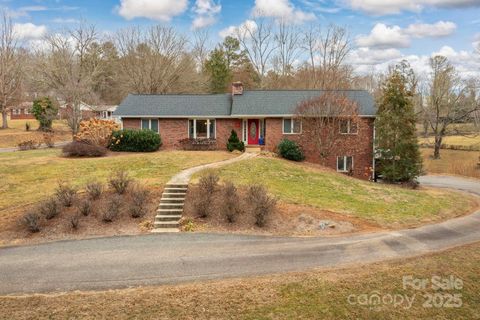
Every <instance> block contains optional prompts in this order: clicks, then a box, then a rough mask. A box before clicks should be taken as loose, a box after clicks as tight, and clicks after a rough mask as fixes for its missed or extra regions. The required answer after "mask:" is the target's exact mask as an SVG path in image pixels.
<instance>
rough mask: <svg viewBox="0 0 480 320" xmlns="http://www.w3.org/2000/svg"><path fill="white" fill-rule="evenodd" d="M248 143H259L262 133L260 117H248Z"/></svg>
mask: <svg viewBox="0 0 480 320" xmlns="http://www.w3.org/2000/svg"><path fill="white" fill-rule="evenodd" d="M247 122H248V140H247V141H248V144H258V137H259V134H260V121H259V120H258V119H248V121H247Z"/></svg>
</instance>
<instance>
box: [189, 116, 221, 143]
mask: <svg viewBox="0 0 480 320" xmlns="http://www.w3.org/2000/svg"><path fill="white" fill-rule="evenodd" d="M215 124H216V121H215V119H190V120H188V137H189V138H190V139H215V131H216V127H215Z"/></svg>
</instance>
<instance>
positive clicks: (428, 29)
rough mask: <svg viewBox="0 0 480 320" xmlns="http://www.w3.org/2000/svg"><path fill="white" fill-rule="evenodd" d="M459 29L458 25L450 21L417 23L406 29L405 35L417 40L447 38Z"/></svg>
mask: <svg viewBox="0 0 480 320" xmlns="http://www.w3.org/2000/svg"><path fill="white" fill-rule="evenodd" d="M456 29H457V25H456V24H455V23H453V22H450V21H438V22H437V23H434V24H427V23H415V24H411V25H409V26H408V28H407V29H405V33H406V34H408V35H411V36H413V37H416V38H424V37H446V36H449V35H451V34H452V33H454V32H455V30H456Z"/></svg>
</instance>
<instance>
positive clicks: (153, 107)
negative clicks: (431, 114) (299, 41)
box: [114, 90, 376, 117]
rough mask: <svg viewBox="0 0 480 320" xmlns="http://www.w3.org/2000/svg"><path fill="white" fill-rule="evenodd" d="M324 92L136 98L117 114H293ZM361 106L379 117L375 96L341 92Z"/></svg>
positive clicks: (365, 112) (128, 100) (362, 110)
mask: <svg viewBox="0 0 480 320" xmlns="http://www.w3.org/2000/svg"><path fill="white" fill-rule="evenodd" d="M324 92H325V91H322V90H261V91H260V90H259V91H247V90H245V91H244V92H243V95H235V96H234V97H233V99H232V96H231V95H230V94H212V95H207V94H205V95H187V94H178V95H136V94H135V95H133V94H130V95H128V96H127V98H125V100H123V102H122V103H121V104H120V105H119V106H118V108H117V110H116V111H115V112H114V115H116V116H121V117H132V116H158V117H162V116H164V117H182V116H204V117H208V116H217V117H220V116H221V117H225V116H227V117H228V116H250V115H251V116H263V115H265V116H268V115H272V116H273V115H276V116H281V115H293V114H295V108H296V107H297V105H298V104H299V103H300V102H302V101H304V100H307V99H311V98H314V97H318V96H321V95H322V94H323V93H324ZM338 92H340V93H342V94H345V95H346V96H347V97H348V98H349V99H351V100H353V101H355V102H357V103H358V105H359V114H360V115H362V116H375V114H376V108H375V103H374V100H373V97H372V96H371V95H370V94H369V93H368V92H367V91H363V90H344V91H338Z"/></svg>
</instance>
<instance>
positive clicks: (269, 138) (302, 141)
mask: <svg viewBox="0 0 480 320" xmlns="http://www.w3.org/2000/svg"><path fill="white" fill-rule="evenodd" d="M373 122H374V119H372V118H360V119H359V123H358V133H357V134H352V135H341V134H340V133H339V138H338V141H337V142H336V146H335V148H334V150H333V151H332V152H331V154H330V155H329V156H328V157H327V158H326V159H322V158H321V157H320V155H319V153H318V151H316V149H317V148H316V146H315V144H314V142H313V141H310V140H311V139H307V137H306V136H305V134H283V133H282V125H283V123H282V119H281V118H267V119H265V123H266V125H265V130H266V132H265V136H266V139H265V140H266V141H265V148H266V149H267V150H269V151H272V152H276V147H277V145H278V143H279V142H280V141H281V140H282V139H289V140H293V141H295V142H297V143H298V144H299V145H300V146H301V147H302V149H303V150H304V152H305V160H306V161H310V162H317V163H322V164H324V165H326V166H328V167H330V168H332V169H335V170H336V168H337V156H353V175H354V176H355V177H357V178H362V179H368V178H369V177H370V176H369V175H368V174H367V173H368V171H369V168H370V167H371V166H372V161H373ZM305 129H306V128H303V130H304V131H305ZM336 130H337V131H338V129H336Z"/></svg>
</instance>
